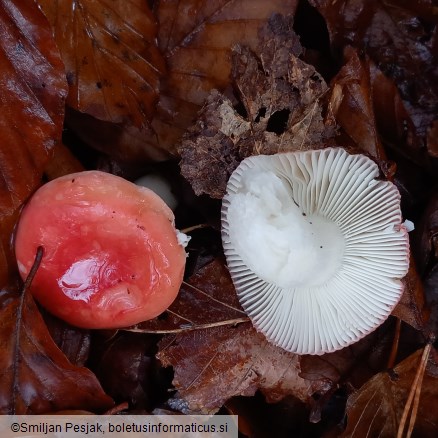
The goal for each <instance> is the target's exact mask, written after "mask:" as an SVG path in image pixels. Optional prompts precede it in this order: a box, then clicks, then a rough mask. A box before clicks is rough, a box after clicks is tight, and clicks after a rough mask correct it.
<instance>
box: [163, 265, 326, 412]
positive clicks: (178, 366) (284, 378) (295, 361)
mask: <svg viewBox="0 0 438 438" xmlns="http://www.w3.org/2000/svg"><path fill="white" fill-rule="evenodd" d="M189 281H190V283H192V284H193V285H194V286H195V287H197V288H199V289H201V288H205V290H206V293H208V295H210V296H211V298H210V299H209V300H205V298H203V299H202V300H201V301H200V303H201V304H202V306H205V308H204V309H202V310H200V309H199V308H198V307H197V305H196V304H195V306H194V307H195V312H199V313H201V315H200V316H198V319H200V321H203V322H209V321H210V320H211V318H213V319H214V318H215V317H216V314H218V311H221V312H222V313H223V312H224V307H226V309H225V315H229V313H230V311H232V312H238V313H237V315H239V316H241V315H240V312H239V310H238V309H239V308H240V306H239V305H238V303H237V297H236V295H235V291H234V286H233V284H232V281H231V278H230V276H229V274H228V272H226V270H225V267H224V265H223V263H222V262H220V261H217V260H216V261H214V262H212V263H210V264H209V265H207V266H206V267H205V268H203V269H201V271H200V272H199V274H197V275H194V276H192V277H191V279H190V280H189ZM195 297H196V296H195ZM212 298H213V299H214V300H212ZM196 299H197V301H198V302H199V297H196ZM215 300H218V301H220V303H218V302H217V301H215ZM218 304H220V306H219V308H218V307H217V305H218ZM219 314H220V313H219ZM191 317H192V318H194V316H193V312H192V314H191ZM157 357H158V359H159V360H160V361H161V362H162V364H163V365H164V366H173V367H174V372H175V374H174V380H173V384H174V386H175V387H176V389H177V390H178V392H177V393H176V395H175V397H174V398H173V400H172V401H171V405H172V406H173V407H174V408H175V409H177V410H180V411H182V412H185V413H195V412H197V413H204V414H205V413H212V412H216V411H217V410H218V409H219V408H220V407H221V406H222V405H223V403H224V402H225V401H226V400H227V399H229V398H230V397H233V396H235V395H253V394H254V393H255V392H256V391H257V390H258V389H260V390H261V391H262V392H263V393H264V394H265V395H266V397H267V399H268V400H270V401H278V400H280V399H282V398H283V397H285V396H287V395H292V396H295V397H296V398H298V399H300V400H302V401H307V400H308V398H309V396H310V395H311V394H312V393H313V392H314V391H316V390H317V389H319V388H318V385H319V384H322V385H324V382H320V381H319V380H318V379H315V381H314V382H312V384H311V383H310V382H308V381H306V380H304V379H302V378H300V377H299V372H300V364H299V356H297V355H295V354H292V353H288V352H287V351H285V350H282V349H281V348H278V347H276V346H274V345H272V344H270V343H268V341H267V340H266V338H265V337H264V336H263V335H261V334H260V333H257V332H256V330H255V329H254V328H253V327H252V325H251V324H250V323H248V322H245V323H242V324H239V325H238V326H226V327H223V326H222V327H221V326H219V327H212V328H208V329H201V330H195V331H193V330H192V331H186V332H183V333H179V334H176V335H167V336H165V337H164V338H163V339H162V340H161V341H160V343H159V353H158V355H157Z"/></svg>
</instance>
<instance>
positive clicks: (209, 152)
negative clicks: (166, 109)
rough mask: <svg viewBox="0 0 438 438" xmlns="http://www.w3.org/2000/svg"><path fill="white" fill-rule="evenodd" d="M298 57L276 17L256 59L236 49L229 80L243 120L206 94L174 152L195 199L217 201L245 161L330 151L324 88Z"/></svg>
mask: <svg viewBox="0 0 438 438" xmlns="http://www.w3.org/2000/svg"><path fill="white" fill-rule="evenodd" d="M301 50H302V49H301V46H300V44H299V42H298V37H297V36H296V35H295V33H294V31H293V29H292V20H291V19H290V18H284V17H281V16H279V15H276V16H274V17H272V18H271V19H270V20H269V22H268V23H267V25H266V26H265V27H264V28H263V29H262V30H261V31H260V34H259V41H258V45H257V48H256V49H255V51H253V50H250V49H249V48H247V47H241V46H237V47H236V48H235V49H234V52H233V64H232V80H233V83H234V85H235V87H236V89H237V90H238V94H239V96H238V98H239V100H240V102H241V104H242V107H243V108H244V113H245V114H244V115H241V114H239V112H238V111H237V109H236V108H235V107H236V105H233V103H232V102H231V100H230V99H228V98H227V97H225V96H224V95H221V94H220V93H218V92H212V93H211V94H210V96H209V98H208V100H207V103H206V105H205V106H204V108H203V110H202V111H201V112H200V114H199V118H198V122H197V123H196V125H194V126H193V127H192V128H190V129H189V131H188V133H187V135H186V136H185V137H184V140H183V142H182V143H181V145H180V146H179V152H180V154H181V157H182V160H181V163H180V166H181V173H182V175H183V176H184V177H185V178H186V179H187V180H188V181H189V182H190V183H191V185H192V187H193V189H194V191H195V193H196V194H197V195H200V194H208V195H209V196H211V197H213V198H222V196H223V195H224V194H225V189H226V184H227V181H228V179H229V176H230V175H231V173H232V172H233V171H234V169H235V168H236V167H237V166H238V164H239V163H240V161H241V160H243V159H244V158H246V157H248V156H251V155H257V154H274V153H277V152H286V151H298V150H305V149H317V148H321V147H324V146H327V145H328V144H329V142H330V140H331V139H332V138H333V137H334V134H335V130H334V126H333V125H332V124H331V120H326V121H325V120H324V119H323V116H322V104H321V98H322V97H323V96H324V94H325V93H326V92H327V90H328V87H327V85H326V84H325V82H324V80H323V79H322V77H321V76H320V75H319V74H318V73H317V72H316V71H315V69H314V68H313V67H312V66H310V65H308V64H306V63H305V62H303V61H301V60H300V59H299V58H297V55H299V54H300V53H301ZM241 112H242V111H241Z"/></svg>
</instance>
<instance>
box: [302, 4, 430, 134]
mask: <svg viewBox="0 0 438 438" xmlns="http://www.w3.org/2000/svg"><path fill="white" fill-rule="evenodd" d="M310 4H312V5H313V6H315V7H316V8H317V9H318V11H319V12H320V13H321V14H322V15H323V17H324V18H325V20H326V23H327V27H328V30H329V33H330V39H331V43H332V45H333V48H334V49H337V50H339V49H340V48H341V49H342V47H345V46H346V45H353V46H354V47H356V48H359V49H361V50H363V51H365V52H366V53H367V54H369V55H370V57H371V59H373V61H374V62H375V63H376V64H377V65H378V66H379V68H380V69H382V70H383V72H384V73H385V74H386V75H388V76H389V77H391V78H393V79H394V80H395V82H396V84H397V86H398V88H399V90H400V92H401V95H402V97H403V99H404V101H405V103H406V105H407V110H408V112H409V114H410V116H411V118H412V121H413V122H414V125H415V126H416V128H417V133H418V135H420V136H421V137H425V135H426V132H427V130H428V128H429V126H430V124H431V122H432V120H434V119H435V118H436V110H437V99H438V80H437V74H438V72H437V69H436V56H435V51H436V44H437V33H436V22H437V19H436V16H437V15H436V5H434V3H433V2H430V1H428V0H416V1H412V2H407V1H403V2H400V1H399V0H388V1H385V2H381V1H377V0H372V1H369V0H359V1H350V0H341V1H336V2H333V1H329V0H310Z"/></svg>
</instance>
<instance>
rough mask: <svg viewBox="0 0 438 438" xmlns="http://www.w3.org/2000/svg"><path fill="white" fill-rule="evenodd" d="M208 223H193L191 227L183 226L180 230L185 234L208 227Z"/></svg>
mask: <svg viewBox="0 0 438 438" xmlns="http://www.w3.org/2000/svg"><path fill="white" fill-rule="evenodd" d="M209 226H210V225H208V224H198V225H193V226H192V227H188V228H184V229H183V230H180V231H181V233H184V234H187V233H191V232H192V231H195V230H199V229H200V228H208V227H209Z"/></svg>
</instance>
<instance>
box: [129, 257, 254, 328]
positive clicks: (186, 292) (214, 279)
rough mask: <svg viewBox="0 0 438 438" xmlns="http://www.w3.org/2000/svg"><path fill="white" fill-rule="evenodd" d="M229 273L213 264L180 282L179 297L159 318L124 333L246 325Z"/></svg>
mask: <svg viewBox="0 0 438 438" xmlns="http://www.w3.org/2000/svg"><path fill="white" fill-rule="evenodd" d="M248 320H249V319H248V317H247V316H246V314H245V312H244V311H243V310H242V308H241V306H240V304H239V301H238V299H237V295H236V291H235V289H234V286H233V283H232V281H231V278H230V274H229V272H228V269H227V268H226V266H225V263H224V262H223V261H222V260H218V259H216V260H214V261H213V262H211V263H209V264H208V265H207V266H205V267H203V268H202V269H200V270H199V271H198V272H197V273H196V274H195V275H193V276H191V277H190V279H189V280H188V282H183V284H182V286H181V289H180V291H179V293H178V297H177V298H176V300H175V301H174V302H173V304H172V305H171V306H170V307H169V309H167V310H166V311H165V313H164V314H162V315H160V316H159V317H158V318H155V319H152V320H150V321H145V322H143V323H140V324H138V325H136V326H135V327H132V328H130V329H127V330H129V331H133V332H141V333H180V332H184V331H188V330H199V329H202V328H207V327H218V326H223V325H235V324H237V323H240V322H246V321H248Z"/></svg>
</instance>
